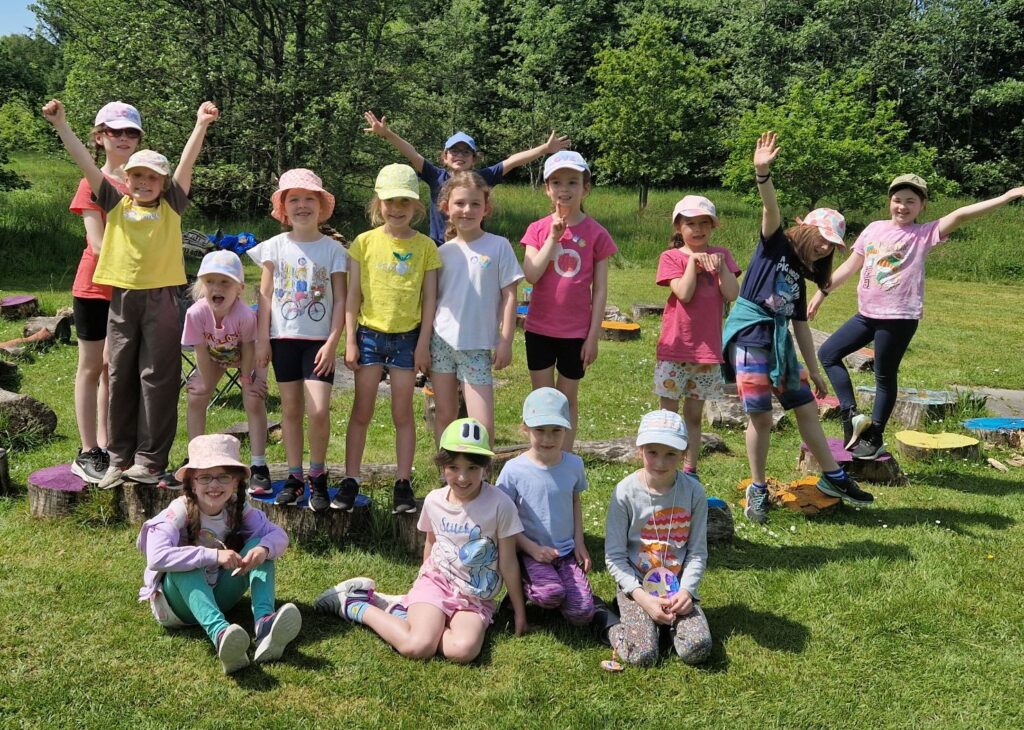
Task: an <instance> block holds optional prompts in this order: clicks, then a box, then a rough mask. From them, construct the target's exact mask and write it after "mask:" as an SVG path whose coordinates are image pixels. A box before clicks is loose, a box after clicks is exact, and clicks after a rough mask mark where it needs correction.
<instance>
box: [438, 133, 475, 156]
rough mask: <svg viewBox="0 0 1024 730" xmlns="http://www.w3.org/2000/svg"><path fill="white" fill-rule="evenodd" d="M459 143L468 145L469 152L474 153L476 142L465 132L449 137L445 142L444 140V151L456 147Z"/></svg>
mask: <svg viewBox="0 0 1024 730" xmlns="http://www.w3.org/2000/svg"><path fill="white" fill-rule="evenodd" d="M459 142H461V143H462V144H466V145H469V148H470V149H471V150H473V151H474V152H476V142H475V141H474V140H473V138H472V137H470V136H469V135H468V134H466V133H465V132H456V133H455V134H453V135H452V136H451V137H449V138H448V139H447V140H445V143H444V148H445V149H446V150H450V149H451V148H452V147H454V146H455V145H457V144H458V143H459Z"/></svg>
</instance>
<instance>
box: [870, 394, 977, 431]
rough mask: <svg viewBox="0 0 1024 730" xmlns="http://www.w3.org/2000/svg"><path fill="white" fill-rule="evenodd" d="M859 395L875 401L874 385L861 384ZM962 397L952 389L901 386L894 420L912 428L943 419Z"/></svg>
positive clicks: (955, 408)
mask: <svg viewBox="0 0 1024 730" xmlns="http://www.w3.org/2000/svg"><path fill="white" fill-rule="evenodd" d="M857 395H858V398H859V399H860V400H861V401H863V402H864V403H866V404H871V403H874V401H875V389H874V388H873V387H869V386H865V385H861V386H859V387H858V388H857ZM965 397H969V396H965ZM960 398H961V393H958V392H957V391H952V390H924V389H918V388H900V389H899V391H898V392H897V394H896V407H895V408H893V411H892V420H894V421H896V423H899V424H901V425H903V426H907V427H908V428H911V429H913V428H916V427H918V426H921V425H923V424H925V423H929V422H933V421H941V420H942V419H944V418H946V417H947V416H949V415H951V414H953V413H954V412H955V411H956V410H957V408H958V407H959V402H960ZM982 402H983V401H982Z"/></svg>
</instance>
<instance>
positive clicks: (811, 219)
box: [796, 208, 846, 248]
mask: <svg viewBox="0 0 1024 730" xmlns="http://www.w3.org/2000/svg"><path fill="white" fill-rule="evenodd" d="M796 222H797V224H798V225H802V226H814V227H815V228H817V229H818V232H819V233H820V234H821V237H822V238H824V239H825V240H826V241H830V242H832V243H834V244H836V245H837V246H842V247H843V248H846V242H845V241H843V237H844V236H845V235H846V219H845V218H843V214H842V213H840V212H839V211H838V210H833V209H832V208H815V209H814V210H812V211H811V212H810V213H808V214H807V216H806V217H805V218H804V219H803V220H800V219H799V218H797V219H796Z"/></svg>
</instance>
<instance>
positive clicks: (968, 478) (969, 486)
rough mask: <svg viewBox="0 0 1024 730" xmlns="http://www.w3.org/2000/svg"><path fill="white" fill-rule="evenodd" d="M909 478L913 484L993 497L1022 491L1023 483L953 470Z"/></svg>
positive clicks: (921, 474)
mask: <svg viewBox="0 0 1024 730" xmlns="http://www.w3.org/2000/svg"><path fill="white" fill-rule="evenodd" d="M911 479H912V481H913V483H914V484H920V485H923V486H929V487H936V488H938V489H952V490H954V491H957V492H965V493H968V494H987V495H990V496H993V497H1005V496H1006V495H1008V494H1018V493H1020V492H1022V491H1024V483H1021V482H1020V481H1019V480H1016V481H1015V480H1012V479H1005V478H1004V479H1000V478H997V477H991V476H981V475H976V474H960V473H957V472H954V471H939V472H932V473H927V472H926V473H920V474H914V475H913V477H911Z"/></svg>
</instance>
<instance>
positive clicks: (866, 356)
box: [811, 327, 875, 373]
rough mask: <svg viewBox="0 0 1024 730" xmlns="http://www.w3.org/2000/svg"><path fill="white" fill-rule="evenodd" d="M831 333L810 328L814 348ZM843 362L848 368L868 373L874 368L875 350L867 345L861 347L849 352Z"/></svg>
mask: <svg viewBox="0 0 1024 730" xmlns="http://www.w3.org/2000/svg"><path fill="white" fill-rule="evenodd" d="M829 337H831V335H830V334H829V333H828V332H822V331H821V330H816V329H814V328H813V327H812V328H811V338H812V339H813V340H814V349H815V351H817V350H818V348H820V347H821V346H822V345H823V344H825V340H827V339H828V338H829ZM843 362H844V363H846V367H848V368H849V369H850V370H856V371H857V372H861V373H869V372H871V371H872V370H874V369H875V352H874V350H872V349H870V348H868V347H862V348H861V349H859V350H857V351H856V352H854V353H851V354H849V355H847V356H846V357H844V358H843Z"/></svg>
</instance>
